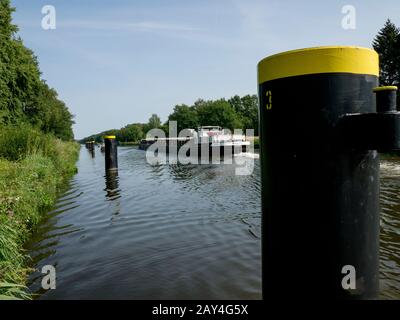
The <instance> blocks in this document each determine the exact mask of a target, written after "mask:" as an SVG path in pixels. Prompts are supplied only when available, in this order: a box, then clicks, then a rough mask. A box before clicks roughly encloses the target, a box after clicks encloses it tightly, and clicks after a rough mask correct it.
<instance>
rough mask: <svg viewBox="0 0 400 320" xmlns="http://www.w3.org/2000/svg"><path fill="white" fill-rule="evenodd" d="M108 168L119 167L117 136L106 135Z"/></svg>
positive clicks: (105, 144)
mask: <svg viewBox="0 0 400 320" xmlns="http://www.w3.org/2000/svg"><path fill="white" fill-rule="evenodd" d="M104 146H105V160H106V161H105V162H106V170H117V169H118V153H117V140H115V136H104Z"/></svg>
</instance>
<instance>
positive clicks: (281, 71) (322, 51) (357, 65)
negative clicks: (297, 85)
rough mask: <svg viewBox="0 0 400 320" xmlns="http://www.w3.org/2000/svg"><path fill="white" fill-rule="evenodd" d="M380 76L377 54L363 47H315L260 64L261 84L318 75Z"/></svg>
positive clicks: (263, 61) (259, 76) (270, 57)
mask: <svg viewBox="0 0 400 320" xmlns="http://www.w3.org/2000/svg"><path fill="white" fill-rule="evenodd" d="M343 72H344V73H354V74H368V75H374V76H379V56H378V54H377V53H376V51H374V50H372V49H368V48H361V47H346V46H339V47H315V48H307V49H299V50H292V51H287V52H283V53H279V54H275V55H272V56H269V57H267V58H265V59H263V60H261V61H260V62H259V63H258V83H259V84H260V83H263V82H265V81H270V80H274V79H280V78H287V77H293V76H300V75H307V74H317V73H343Z"/></svg>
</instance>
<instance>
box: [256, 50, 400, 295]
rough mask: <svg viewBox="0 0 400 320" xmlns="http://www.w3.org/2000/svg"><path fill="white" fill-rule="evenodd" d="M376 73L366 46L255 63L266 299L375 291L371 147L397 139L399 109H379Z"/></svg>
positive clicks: (375, 168)
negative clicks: (396, 110)
mask: <svg viewBox="0 0 400 320" xmlns="http://www.w3.org/2000/svg"><path fill="white" fill-rule="evenodd" d="M378 76H379V62H378V54H377V53H376V52H375V51H373V50H370V49H366V48H356V47H319V48H310V49H301V50H294V51H289V52H285V53H281V54H278V55H274V56H271V57H267V58H265V59H264V60H262V61H261V62H260V63H259V64H258V83H259V98H260V147H261V150H260V151H261V174H262V212H263V213H262V214H263V216H262V229H263V240H262V241H263V245H262V248H263V295H264V298H276V297H278V298H294V299H309V298H312V299H318V298H319V299H326V298H339V299H375V298H377V295H378V290H379V155H378V153H377V150H379V151H380V150H381V149H384V150H387V149H396V148H397V147H398V146H400V144H399V136H400V129H399V124H400V121H399V120H400V118H399V114H398V113H396V114H395V113H393V112H392V113H390V112H389V114H388V113H382V112H381V110H378V113H377V108H376V100H375V96H374V93H373V89H374V88H375V87H376V86H377V85H378ZM378 91H379V90H378ZM379 97H380V96H378V103H380V101H392V100H393V97H386V98H385V97H383V98H379ZM385 99H387V100H385ZM380 104H381V105H382V104H384V103H380ZM382 108H385V107H382ZM391 108H392V105H391ZM385 126H386V128H384V127H385ZM388 137H390V139H389V140H390V143H389V144H388V143H387V140H388Z"/></svg>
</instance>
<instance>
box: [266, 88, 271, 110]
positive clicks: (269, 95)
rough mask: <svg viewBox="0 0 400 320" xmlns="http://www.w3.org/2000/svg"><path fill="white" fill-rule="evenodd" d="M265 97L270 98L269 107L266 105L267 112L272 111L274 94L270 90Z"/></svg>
mask: <svg viewBox="0 0 400 320" xmlns="http://www.w3.org/2000/svg"><path fill="white" fill-rule="evenodd" d="M265 95H266V97H267V98H268V103H267V105H266V107H267V110H271V109H272V93H271V91H269V90H268V91H267V92H266V93H265Z"/></svg>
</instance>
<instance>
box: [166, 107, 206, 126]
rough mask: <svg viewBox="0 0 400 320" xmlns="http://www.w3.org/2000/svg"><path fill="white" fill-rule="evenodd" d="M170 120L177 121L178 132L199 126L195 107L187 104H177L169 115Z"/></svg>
mask: <svg viewBox="0 0 400 320" xmlns="http://www.w3.org/2000/svg"><path fill="white" fill-rule="evenodd" d="M168 121H176V122H177V126H178V132H180V131H181V130H183V129H193V128H197V127H198V126H199V118H198V115H197V111H196V110H195V108H194V107H189V106H187V105H186V104H180V105H176V106H175V107H174V111H173V112H172V113H171V114H170V115H169V116H168Z"/></svg>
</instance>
